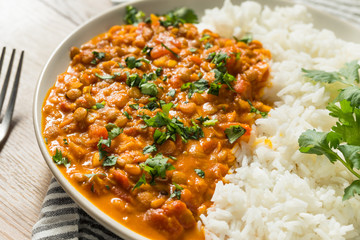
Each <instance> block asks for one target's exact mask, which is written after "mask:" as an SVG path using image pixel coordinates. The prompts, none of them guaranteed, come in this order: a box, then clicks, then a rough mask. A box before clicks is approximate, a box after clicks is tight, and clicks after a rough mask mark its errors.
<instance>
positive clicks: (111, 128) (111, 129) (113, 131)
mask: <svg viewBox="0 0 360 240" xmlns="http://www.w3.org/2000/svg"><path fill="white" fill-rule="evenodd" d="M105 128H106V130H107V131H108V135H109V136H108V137H109V139H111V140H112V139H114V138H116V137H117V136H119V135H120V133H122V131H123V130H122V129H121V128H119V127H118V126H116V125H115V124H114V123H108V124H107V125H106V126H105ZM108 147H110V146H108Z"/></svg>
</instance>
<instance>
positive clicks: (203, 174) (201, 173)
mask: <svg viewBox="0 0 360 240" xmlns="http://www.w3.org/2000/svg"><path fill="white" fill-rule="evenodd" d="M194 171H195V172H196V174H197V175H199V177H201V178H204V177H205V173H204V171H203V170H201V169H197V168H196V169H194Z"/></svg>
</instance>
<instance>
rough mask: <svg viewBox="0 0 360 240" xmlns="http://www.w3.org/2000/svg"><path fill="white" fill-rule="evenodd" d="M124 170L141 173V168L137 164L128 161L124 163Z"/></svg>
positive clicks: (130, 172)
mask: <svg viewBox="0 0 360 240" xmlns="http://www.w3.org/2000/svg"><path fill="white" fill-rule="evenodd" d="M124 170H125V171H126V172H128V173H129V174H131V175H140V174H141V169H140V167H139V165H135V164H128V163H127V164H125V168H124Z"/></svg>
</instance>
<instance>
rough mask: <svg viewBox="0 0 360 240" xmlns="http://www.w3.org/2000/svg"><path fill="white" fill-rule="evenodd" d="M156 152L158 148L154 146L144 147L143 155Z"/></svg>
mask: <svg viewBox="0 0 360 240" xmlns="http://www.w3.org/2000/svg"><path fill="white" fill-rule="evenodd" d="M156 151H157V148H156V146H155V145H154V144H153V145H148V146H146V147H144V149H143V154H149V153H152V152H156Z"/></svg>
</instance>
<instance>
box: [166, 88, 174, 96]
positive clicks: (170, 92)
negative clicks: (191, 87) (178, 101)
mask: <svg viewBox="0 0 360 240" xmlns="http://www.w3.org/2000/svg"><path fill="white" fill-rule="evenodd" d="M175 93H176V90H175V89H171V90H170V91H169V92H168V93H167V94H166V95H168V96H170V97H174V96H175Z"/></svg>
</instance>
